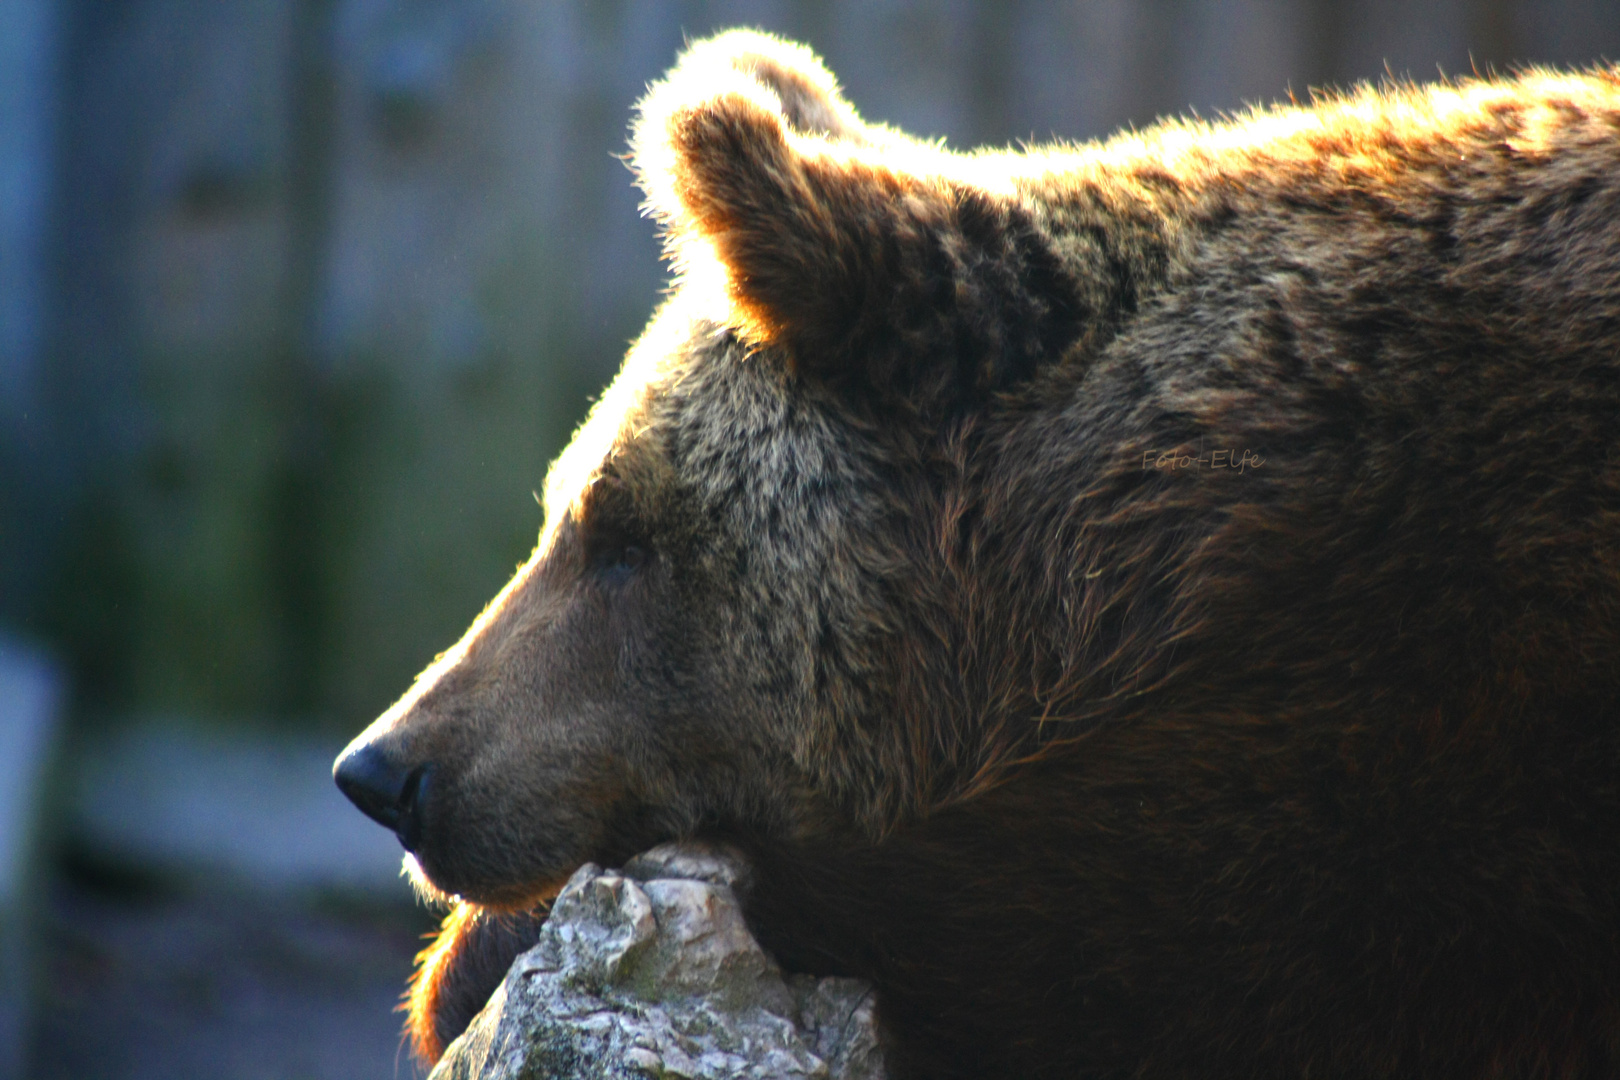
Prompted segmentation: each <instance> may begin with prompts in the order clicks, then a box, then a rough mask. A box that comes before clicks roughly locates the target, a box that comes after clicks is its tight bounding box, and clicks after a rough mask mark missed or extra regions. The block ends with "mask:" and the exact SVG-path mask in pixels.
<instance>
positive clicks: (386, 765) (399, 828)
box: [332, 744, 428, 851]
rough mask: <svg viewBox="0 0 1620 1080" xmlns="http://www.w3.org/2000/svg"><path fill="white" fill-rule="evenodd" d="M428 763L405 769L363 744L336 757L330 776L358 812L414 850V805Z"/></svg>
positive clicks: (417, 823)
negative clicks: (389, 830) (388, 830)
mask: <svg viewBox="0 0 1620 1080" xmlns="http://www.w3.org/2000/svg"><path fill="white" fill-rule="evenodd" d="M427 773H428V766H426V765H417V766H416V767H414V768H407V767H405V766H404V765H402V764H400V763H399V762H397V761H395V760H394V759H393V758H391V757H389V756H388V755H387V754H386V753H384V752H383V751H382V750H380V749H378V748H377V747H376V746H375V745H372V744H367V745H365V746H359V747H356V748H354V749H353V750H350V751H349V752H348V753H346V754H344V755H343V756H342V757H340V758H338V762H337V765H336V766H335V767H334V768H333V769H332V778H333V779H334V780H336V781H337V786H338V790H340V791H342V792H343V794H344V795H346V796H348V799H349V801H350V802H352V803H354V805H355V806H357V807H359V808H360V812H361V813H362V814H365V815H366V817H368V818H370V819H371V820H372V821H375V822H376V823H377V824H379V825H381V826H383V827H384V828H386V829H391V830H393V832H394V835H396V836H398V837H399V842H400V843H401V844H402V845H404V847H405V850H406V851H415V850H416V845H417V843H418V841H419V840H420V839H421V834H422V826H421V816H420V814H419V812H418V808H419V806H420V803H421V793H422V786H423V782H424V780H425V779H426V777H427Z"/></svg>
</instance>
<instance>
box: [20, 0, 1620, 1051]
mask: <svg viewBox="0 0 1620 1080" xmlns="http://www.w3.org/2000/svg"><path fill="white" fill-rule="evenodd" d="M738 24H744V25H752V26H758V27H763V28H765V29H769V30H773V31H777V32H779V33H782V34H785V35H789V36H791V37H794V38H797V39H800V40H804V41H806V42H808V43H810V44H811V45H812V46H813V47H814V48H815V49H816V50H817V51H818V52H819V53H820V54H821V55H822V56H823V57H824V58H825V59H826V61H827V62H828V64H829V66H830V67H831V68H832V70H833V71H834V72H835V73H836V74H837V75H838V76H839V77H840V79H841V80H842V81H843V83H844V86H845V88H846V91H847V93H848V96H849V97H850V99H851V100H852V101H853V102H854V103H855V104H856V107H857V108H858V109H860V110H861V111H862V113H863V115H865V116H867V117H869V118H871V119H876V120H884V121H888V122H891V123H894V124H896V125H898V126H900V127H902V128H904V129H906V130H907V131H910V132H913V133H915V134H923V135H937V136H943V137H944V138H946V139H947V140H948V142H949V143H950V144H951V145H952V146H956V147H971V146H974V145H978V144H985V143H991V144H1006V143H1009V142H1013V141H1016V140H1037V141H1038V140H1045V139H1050V138H1066V139H1089V138H1094V137H1098V136H1103V135H1106V134H1107V133H1109V132H1111V131H1113V130H1115V129H1117V128H1120V127H1122V126H1125V125H1133V124H1134V125H1144V124H1148V123H1150V122H1152V121H1153V119H1154V118H1155V117H1158V116H1162V115H1166V114H1190V113H1197V114H1198V115H1201V116H1215V115H1218V114H1219V113H1220V112H1221V111H1222V110H1231V109H1235V108H1238V107H1241V106H1242V105H1244V104H1246V103H1251V102H1266V101H1274V100H1279V99H1286V98H1287V97H1288V96H1289V95H1290V94H1293V95H1295V96H1297V97H1300V98H1305V97H1306V96H1307V95H1308V93H1309V89H1310V88H1312V87H1322V86H1329V85H1346V84H1349V83H1351V82H1354V81H1357V80H1367V79H1372V80H1376V79H1379V78H1382V77H1384V76H1385V75H1386V74H1393V75H1396V76H1402V77H1405V76H1410V77H1412V78H1415V79H1420V80H1426V79H1432V78H1436V77H1438V76H1440V75H1442V74H1444V75H1459V74H1467V73H1469V72H1470V71H1474V70H1479V71H1485V70H1487V69H1490V68H1496V69H1505V68H1507V67H1510V66H1513V65H1518V64H1523V63H1530V62H1534V63H1549V64H1561V65H1570V64H1574V65H1586V64H1591V63H1593V62H1596V61H1598V60H1600V59H1601V58H1603V57H1605V56H1617V55H1620V3H1616V2H1615V0H1076V2H1071V3H1059V2H1048V0H944V2H939V3H922V2H903V0H839V2H819V0H780V2H776V3H753V4H750V3H721V2H713V3H704V2H698V0H690V2H663V3H658V2H651V0H641V2H634V0H459V2H450V0H235V2H233V3H228V4H221V3H214V2H211V0H121V2H119V3H104V2H100V0H0V1080H6V1078H9V1077H13V1076H35V1077H70V1076H71V1077H160V1076H161V1077H191V1076H196V1077H203V1076H207V1077H214V1078H228V1077H261V1076H262V1077H339V1076H342V1077H410V1076H413V1075H415V1067H414V1065H412V1064H411V1062H410V1061H409V1060H408V1057H407V1056H406V1055H404V1054H401V1053H399V1049H398V1046H399V1044H398V1034H397V1033H398V1018H397V1017H396V1016H394V1015H393V1014H392V1012H391V1009H392V1007H393V1005H394V1003H395V1001H396V999H397V997H398V994H399V992H400V990H401V988H402V987H403V982H404V979H405V976H406V973H407V971H408V970H409V965H410V957H411V955H412V953H413V952H414V951H415V949H416V948H417V947H418V938H419V935H420V934H421V933H422V932H423V931H424V930H426V929H427V928H428V927H429V926H430V925H431V922H430V920H429V918H428V916H427V915H426V914H425V913H423V912H421V911H420V910H419V909H417V908H415V907H414V906H413V904H412V901H411V898H410V895H409V892H408V890H407V889H406V887H405V886H404V884H403V883H402V882H401V881H400V879H399V878H398V874H397V868H398V856H399V852H398V849H397V846H396V845H395V843H394V841H393V839H392V838H391V837H390V836H388V835H387V834H386V833H385V832H384V831H383V830H381V829H379V828H377V827H375V826H373V825H370V824H369V823H367V822H365V821H364V820H363V819H362V818H361V817H360V815H359V814H358V813H355V812H353V811H351V810H349V809H347V807H346V806H345V804H343V803H342V800H341V799H340V797H339V796H338V795H337V793H336V791H335V789H333V788H332V786H331V783H330V778H329V768H330V762H331V758H332V756H333V754H334V753H335V752H336V751H337V750H338V749H339V748H340V747H341V745H342V744H343V742H344V741H346V739H347V738H348V737H349V736H350V735H352V734H353V733H355V732H357V731H358V730H359V729H360V728H361V727H363V726H364V725H365V724H366V723H367V722H368V721H369V720H370V719H371V718H372V717H373V716H374V715H375V714H376V713H377V712H379V711H380V710H381V709H383V708H384V707H386V706H387V705H388V704H389V702H390V701H391V700H392V699H393V698H394V697H396V696H397V695H398V694H399V693H400V692H402V691H403V690H404V689H405V687H406V686H407V684H408V683H409V681H410V679H411V677H412V675H413V674H414V673H415V672H416V671H417V670H418V669H419V668H420V667H421V666H423V664H424V663H425V662H427V661H428V660H430V659H431V658H432V657H433V655H434V654H435V653H436V652H438V651H439V650H441V649H443V648H445V647H446V646H447V645H449V644H450V643H451V642H453V641H454V640H455V639H456V638H457V636H459V634H460V632H461V631H462V630H463V629H464V627H465V626H466V625H467V624H468V623H469V622H470V620H471V619H472V618H473V616H474V615H475V614H477V612H478V611H479V609H480V608H481V607H482V605H483V604H484V603H485V601H486V600H488V599H489V598H490V597H491V596H492V595H493V594H494V593H495V591H496V590H497V589H498V588H499V587H500V585H501V584H502V582H503V581H504V580H505V579H506V577H507V576H508V575H509V574H510V573H511V571H512V569H513V567H514V566H515V565H516V564H517V563H519V562H520V561H521V560H522V559H523V558H524V557H525V556H526V555H527V553H528V552H529V550H530V548H531V546H532V544H533V541H534V537H535V535H536V532H537V529H538V526H539V524H540V510H539V508H538V506H537V505H536V501H535V499H534V498H533V496H532V493H533V492H534V491H537V490H539V489H540V487H541V483H542V479H543V476H544V472H545V468H546V464H547V462H548V461H549V460H550V458H551V457H552V456H553V455H554V454H555V453H556V452H557V450H558V449H560V447H561V446H562V444H563V442H564V440H565V439H566V438H567V436H568V434H569V432H570V430H571V428H572V425H573V424H575V423H576V422H577V420H578V419H579V418H580V416H581V415H582V413H583V410H584V409H585V408H586V406H587V404H588V402H589V400H590V398H591V396H592V394H593V393H595V392H596V391H597V390H598V389H599V388H600V387H601V386H602V385H603V383H604V382H605V381H606V380H607V379H608V378H609V377H610V375H611V374H612V373H613V371H614V370H615V369H616V367H617V364H618V361H619V358H620V356H621V354H622V352H623V350H624V347H625V345H626V343H627V341H628V340H629V339H630V338H632V337H633V336H634V335H635V334H636V333H637V331H638V329H639V327H640V326H641V324H642V323H643V321H644V320H645V318H646V316H647V314H648V313H649V311H650V310H651V308H652V306H653V305H654V303H655V302H656V300H657V297H658V294H659V290H660V288H661V287H662V286H663V284H664V276H663V275H664V271H663V267H662V266H661V264H660V262H659V258H658V245H657V241H656V237H655V235H654V232H653V230H652V228H651V226H650V225H649V223H648V222H646V221H644V220H642V219H641V218H640V217H639V216H638V214H637V203H638V196H637V193H636V192H635V190H634V189H633V188H632V186H631V179H630V175H629V173H628V172H627V171H626V170H625V168H624V166H623V164H622V162H621V161H620V159H619V157H618V156H617V155H619V154H620V153H622V151H623V150H624V146H625V127H626V122H627V120H628V118H629V115H630V109H631V106H632V105H633V103H634V102H635V101H636V99H637V98H638V97H639V96H640V94H641V93H642V91H643V89H644V87H645V85H646V84H647V82H648V81H649V80H651V79H654V78H656V77H657V76H658V75H659V74H660V73H661V72H662V71H663V70H664V69H665V68H666V67H667V66H668V65H669V64H670V63H671V61H672V60H673V58H674V56H675V54H676V52H677V50H678V49H679V48H680V46H681V43H682V41H683V40H684V39H685V38H689V37H697V36H701V35H705V34H708V33H710V32H711V31H713V30H716V29H719V28H722V27H726V26H731V25H738Z"/></svg>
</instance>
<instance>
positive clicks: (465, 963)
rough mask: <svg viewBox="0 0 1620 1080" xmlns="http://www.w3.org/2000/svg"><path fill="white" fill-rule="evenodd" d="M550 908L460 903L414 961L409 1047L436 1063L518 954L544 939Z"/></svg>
mask: <svg viewBox="0 0 1620 1080" xmlns="http://www.w3.org/2000/svg"><path fill="white" fill-rule="evenodd" d="M546 910H547V909H545V908H540V909H537V910H535V911H531V912H518V913H515V914H510V915H503V914H497V913H494V912H489V911H485V910H483V909H481V908H479V907H476V906H475V905H472V904H465V903H458V904H457V905H456V906H455V907H454V908H452V909H451V910H450V914H448V915H446V916H445V918H444V924H443V925H442V926H441V927H440V928H439V933H438V935H437V936H436V937H435V938H434V940H433V944H431V945H429V946H428V947H427V948H425V949H423V950H422V952H421V954H420V955H419V956H417V958H416V972H415V974H413V975H412V976H411V987H410V992H409V993H408V994H407V995H406V999H405V1004H404V1005H402V1006H401V1008H402V1009H404V1010H405V1012H406V1014H407V1016H408V1020H407V1023H406V1031H407V1033H408V1034H409V1035H410V1040H411V1046H412V1048H413V1049H415V1051H416V1054H417V1056H418V1057H419V1058H421V1059H422V1060H423V1061H424V1062H426V1063H428V1064H429V1065H433V1064H435V1063H437V1062H438V1060H439V1058H441V1057H443V1056H444V1051H445V1048H446V1047H447V1046H449V1045H450V1044H451V1043H452V1042H453V1041H454V1040H455V1038H456V1036H458V1035H460V1034H461V1033H462V1032H463V1031H465V1030H467V1025H468V1024H470V1023H472V1019H473V1017H475V1016H477V1015H478V1011H479V1010H480V1009H482V1008H483V1007H484V1004H485V1003H486V1002H487V1001H489V998H490V995H491V994H493V993H495V990H496V988H497V987H499V986H500V985H501V980H502V979H504V978H506V970H507V968H509V967H511V966H512V961H513V960H516V959H517V957H518V955H519V954H520V953H523V952H526V951H528V950H529V949H530V948H532V947H533V946H534V943H535V942H536V941H538V940H540V927H541V926H542V925H543V924H544V923H545V921H546Z"/></svg>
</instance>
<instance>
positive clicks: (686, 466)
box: [546, 295, 872, 543]
mask: <svg viewBox="0 0 1620 1080" xmlns="http://www.w3.org/2000/svg"><path fill="white" fill-rule="evenodd" d="M680 301H681V298H680V297H679V296H678V295H677V296H676V297H675V298H672V300H671V301H670V302H669V303H668V304H666V305H665V307H664V309H663V310H661V311H660V312H659V314H658V315H657V317H655V318H654V320H653V322H652V324H651V325H650V326H649V327H648V329H647V331H646V332H645V333H644V334H643V335H642V337H641V338H640V339H639V340H638V341H637V342H636V344H635V345H634V346H633V347H632V349H631V351H630V354H629V355H628V357H627V358H626V361H625V365H624V368H623V369H622V370H621V371H620V373H619V376H618V377H617V378H616V379H615V380H614V382H613V384H612V385H611V386H610V387H609V388H608V390H607V391H605V392H604V394H603V396H602V398H601V399H600V400H599V401H598V402H597V404H596V406H595V407H594V408H593V410H592V412H591V415H590V417H589V418H588V419H587V420H586V422H585V423H584V424H583V425H582V426H581V428H580V430H579V431H578V432H577V433H576V435H575V437H574V439H573V441H572V443H571V444H570V445H569V447H568V448H567V449H566V450H565V451H564V452H563V454H562V456H561V457H560V458H559V459H558V460H557V462H556V463H555V464H554V465H553V466H552V469H551V472H550V474H549V475H548V477H547V483H546V508H547V518H548V524H547V531H548V532H549V531H551V530H552V529H554V528H555V525H556V523H557V521H558V520H559V519H560V518H561V517H562V516H563V515H565V514H567V513H569V512H570V511H572V510H575V509H577V507H578V506H579V505H580V500H581V497H582V495H583V494H584V492H585V491H586V489H587V488H588V487H589V485H590V483H591V482H592V480H594V479H595V477H597V476H598V475H600V474H601V473H602V472H603V471H604V470H605V469H609V468H612V469H613V470H614V471H616V472H624V471H625V470H630V471H632V472H634V473H640V474H643V475H642V477H640V479H642V480H645V478H646V476H656V480H654V481H653V482H656V483H674V484H678V485H679V486H680V487H681V489H682V491H681V494H682V495H683V496H686V497H688V498H690V499H691V500H694V501H695V502H696V504H697V505H698V506H699V507H700V508H701V509H702V511H703V512H704V513H706V514H707V515H708V516H710V517H711V518H712V519H716V520H717V521H718V522H719V523H721V524H724V525H726V526H728V527H729V528H730V529H736V530H754V529H758V530H760V532H759V534H758V539H759V540H760V541H761V542H767V541H769V540H770V539H772V537H773V536H779V538H781V539H784V540H788V539H791V540H793V541H794V542H796V543H804V542H806V541H810V540H812V539H813V538H814V534H815V533H825V532H826V531H827V529H828V527H829V525H831V524H832V520H831V519H832V518H834V517H835V516H839V515H835V514H833V513H831V512H830V510H829V507H831V506H833V505H834V504H836V503H839V502H841V501H842V502H848V503H851V504H854V503H858V502H859V501H860V498H859V496H860V493H861V492H863V491H865V490H868V489H869V486H870V484H869V481H870V478H871V471H872V470H871V468H870V467H869V465H868V463H867V455H866V454H865V453H864V452H863V449H862V446H861V440H860V439H859V438H858V433H857V432H856V431H854V430H852V429H851V427H850V426H849V424H848V423H847V422H845V421H844V419H843V418H842V417H841V416H840V415H839V414H838V412H837V410H835V409H834V408H832V407H831V403H830V402H829V401H828V400H826V399H825V398H824V397H822V396H820V395H818V393H817V392H816V389H815V388H813V387H808V386H806V385H804V384H803V383H801V382H800V381H799V380H797V379H796V378H795V377H794V376H793V375H792V374H791V372H790V370H789V366H788V365H787V364H786V363H784V362H783V358H782V357H780V356H775V355H771V354H770V353H768V352H767V351H763V350H762V351H750V350H749V349H748V348H747V347H746V346H744V345H743V344H742V343H740V342H739V341H737V339H736V338H735V336H734V335H732V334H731V333H730V332H729V330H728V329H727V328H726V326H725V325H724V324H723V323H722V322H720V321H718V320H716V319H713V318H710V317H705V316H704V315H702V314H700V313H696V312H694V310H693V308H692V306H691V305H684V304H682V303H681V302H680ZM627 479H631V480H632V481H635V480H636V479H638V478H637V477H635V476H629V477H627ZM850 508H851V509H852V510H853V509H855V508H856V507H855V506H854V505H851V507H850Z"/></svg>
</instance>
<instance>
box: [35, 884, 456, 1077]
mask: <svg viewBox="0 0 1620 1080" xmlns="http://www.w3.org/2000/svg"><path fill="white" fill-rule="evenodd" d="M43 922H44V926H43V930H42V933H41V940H40V942H39V945H40V948H41V952H42V953H43V956H42V964H41V969H42V977H43V979H44V982H45V985H44V987H43V988H42V991H41V993H40V995H39V997H38V999H37V1009H36V1013H35V1017H34V1025H33V1034H32V1039H31V1044H30V1065H29V1075H30V1076H32V1077H35V1078H37V1080H57V1078H62V1080H67V1078H73V1080H89V1078H97V1080H160V1078H161V1080H190V1078H193V1077H195V1078H198V1080H202V1078H208V1080H248V1078H260V1077H263V1078H266V1080H269V1078H275V1080H328V1078H329V1080H339V1078H342V1080H370V1078H378V1080H391V1078H397V1080H417V1078H418V1077H420V1076H421V1071H420V1070H419V1069H418V1068H417V1066H416V1065H415V1063H414V1061H413V1060H412V1059H411V1057H410V1055H409V1053H408V1052H406V1051H405V1050H404V1049H403V1048H402V1047H401V1043H400V1017H399V1014H398V1013H396V1012H395V1011H394V1006H395V1005H396V1003H397V1002H398V1000H399V995H400V992H401V990H402V989H403V987H404V985H405V979H406V976H407V975H408V973H409V971H410V964H411V957H412V955H413V954H414V953H415V951H416V949H417V948H419V947H420V938H421V935H422V933H423V932H424V931H425V930H426V929H427V928H428V926H429V924H430V922H429V918H428V916H427V914H426V913H425V912H420V911H418V912H411V911H408V910H406V909H402V908H400V907H398V906H384V905H375V904H359V903H355V902H353V901H346V902H345V901H338V900H332V899H327V900H322V899H319V898H315V899H311V898H309V897H307V896H306V897H305V898H304V899H303V900H301V901H291V900H286V899H282V900H280V901H277V899H276V898H275V897H274V896H266V895H262V894H259V895H255V894H253V893H251V892H247V891H233V890H231V889H226V888H220V887H218V886H214V887H207V886H197V885H193V886H178V885H175V884H172V883H170V884H164V883H162V882H159V881H157V880H153V879H143V878H141V877H139V876H136V875H130V874H121V873H116V872H111V871H109V870H108V869H107V868H105V867H96V866H89V865H85V864H83V863H78V864H75V863H74V862H73V861H72V860H69V862H68V864H67V865H66V866H65V867H64V868H63V870H62V871H61V872H60V873H59V874H58V875H57V877H56V878H55V880H54V881H52V883H51V885H50V892H49V901H48V904H47V908H46V912H45V917H44V920H43Z"/></svg>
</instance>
